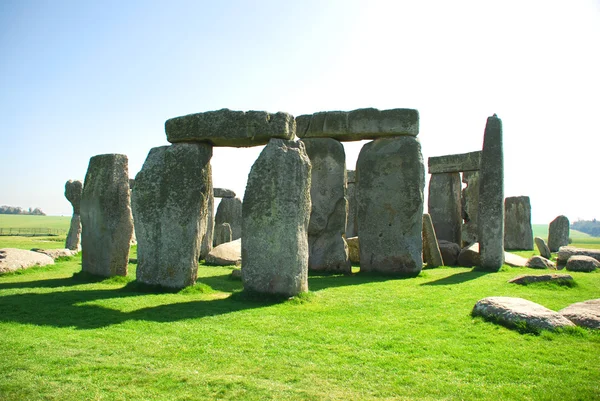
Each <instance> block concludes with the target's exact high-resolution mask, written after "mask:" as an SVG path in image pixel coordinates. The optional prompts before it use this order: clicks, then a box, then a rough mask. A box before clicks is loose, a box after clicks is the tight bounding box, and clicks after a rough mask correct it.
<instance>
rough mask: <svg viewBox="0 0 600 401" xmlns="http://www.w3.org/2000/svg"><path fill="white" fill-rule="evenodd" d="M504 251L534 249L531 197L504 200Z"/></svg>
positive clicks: (514, 197) (515, 197) (513, 197)
mask: <svg viewBox="0 0 600 401" xmlns="http://www.w3.org/2000/svg"><path fill="white" fill-rule="evenodd" d="M504 249H510V250H528V251H529V250H532V249H533V229H532V227H531V203H530V202H529V196H511V197H508V198H506V199H505V200H504Z"/></svg>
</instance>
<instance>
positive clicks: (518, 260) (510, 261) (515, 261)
mask: <svg viewBox="0 0 600 401" xmlns="http://www.w3.org/2000/svg"><path fill="white" fill-rule="evenodd" d="M527 260H528V259H527V258H524V257H522V256H519V255H515V254H514V253H510V252H504V263H505V264H507V265H509V266H511V267H525V266H527Z"/></svg>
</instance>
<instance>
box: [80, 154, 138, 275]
mask: <svg viewBox="0 0 600 401" xmlns="http://www.w3.org/2000/svg"><path fill="white" fill-rule="evenodd" d="M130 193H131V191H130V189H129V169H128V164H127V156H125V155H119V154H105V155H98V156H94V157H92V158H91V159H90V163H89V166H88V169H87V173H86V175H85V182H84V184H83V192H82V195H81V248H82V257H81V268H82V271H85V272H88V273H91V274H95V275H97V276H103V277H110V276H126V275H127V263H128V262H129V246H130V243H131V237H132V235H133V219H132V217H131V203H130Z"/></svg>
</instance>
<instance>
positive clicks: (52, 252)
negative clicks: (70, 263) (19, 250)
mask: <svg viewBox="0 0 600 401" xmlns="http://www.w3.org/2000/svg"><path fill="white" fill-rule="evenodd" d="M31 251H32V252H39V253H43V254H44V255H48V256H50V257H51V258H52V260H56V259H58V258H68V257H71V256H75V255H77V251H74V250H71V249H40V248H33V249H32V250H31Z"/></svg>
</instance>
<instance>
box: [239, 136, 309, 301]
mask: <svg viewBox="0 0 600 401" xmlns="http://www.w3.org/2000/svg"><path fill="white" fill-rule="evenodd" d="M310 170H311V164H310V160H309V158H308V156H307V154H306V151H305V149H304V144H303V143H302V142H293V141H285V140H282V139H272V140H271V141H269V143H268V144H267V146H265V148H264V149H263V150H262V152H261V154H260V156H259V157H258V159H257V160H256V161H255V162H254V165H253V166H252V169H251V170H250V174H249V175H248V183H247V185H246V192H245V194H244V202H243V204H242V207H243V209H242V216H243V224H242V261H243V267H242V280H243V283H244V288H245V289H246V290H250V291H255V292H259V293H272V294H279V295H284V296H294V295H297V294H299V293H301V292H305V291H308V221H309V218H310V176H311V174H310V173H311V172H310Z"/></svg>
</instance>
